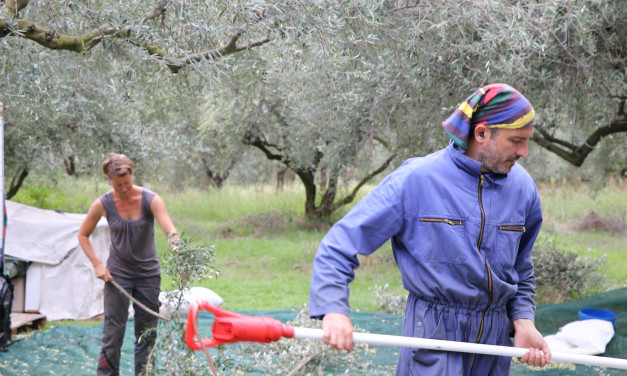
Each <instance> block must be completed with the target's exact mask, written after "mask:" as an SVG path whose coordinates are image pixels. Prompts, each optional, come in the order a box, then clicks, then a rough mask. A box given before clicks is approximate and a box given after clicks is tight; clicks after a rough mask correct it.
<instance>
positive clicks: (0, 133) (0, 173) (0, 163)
mask: <svg viewBox="0 0 627 376" xmlns="http://www.w3.org/2000/svg"><path fill="white" fill-rule="evenodd" d="M0 200H2V203H0V207H1V208H2V209H0V210H1V211H2V217H0V222H1V223H0V236H1V237H2V239H1V242H0V273H2V274H1V275H0V276H4V235H5V234H4V230H5V226H6V225H7V223H6V214H7V213H6V212H5V209H6V206H5V205H4V105H3V104H2V102H1V101H0Z"/></svg>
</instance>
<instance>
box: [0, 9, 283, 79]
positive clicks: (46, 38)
mask: <svg viewBox="0 0 627 376" xmlns="http://www.w3.org/2000/svg"><path fill="white" fill-rule="evenodd" d="M169 2H170V1H169V0H161V1H159V3H157V5H156V6H155V8H153V10H152V11H150V12H149V13H148V14H147V15H146V16H144V17H143V18H142V22H145V21H147V20H151V19H154V18H156V17H158V16H162V15H163V14H165V11H166V8H167V5H168V4H169ZM5 4H6V5H5V8H4V9H3V10H2V14H0V38H3V37H5V36H16V37H20V38H24V39H29V40H32V41H34V42H36V43H38V44H40V45H42V46H43V47H46V48H49V49H52V50H66V51H72V52H76V53H79V54H83V53H85V52H88V51H90V50H91V49H92V48H94V47H95V46H97V45H98V44H100V43H101V42H102V41H103V40H104V39H105V37H110V38H120V39H122V40H125V41H126V42H128V43H130V44H132V45H134V46H137V47H139V48H142V49H144V50H145V51H146V52H147V53H148V54H149V55H150V56H151V57H154V58H156V59H158V60H162V61H163V62H164V63H165V64H166V65H167V67H168V68H169V69H170V71H172V73H177V72H178V71H180V70H181V69H182V68H184V67H186V66H188V65H190V64H193V63H197V62H200V61H203V60H216V59H219V58H221V57H224V56H226V55H230V54H233V53H237V52H240V51H244V50H249V49H252V48H255V47H259V46H261V45H264V44H266V43H269V42H271V41H272V40H273V39H272V38H269V37H263V38H259V39H256V40H252V41H249V42H248V43H245V44H239V45H238V44H237V41H238V40H239V39H240V37H241V36H242V34H243V30H242V29H239V30H237V31H236V32H235V34H234V35H232V36H231V38H230V40H229V41H228V43H227V44H225V45H224V46H222V47H219V48H216V49H213V50H209V51H206V52H202V53H199V54H195V55H188V56H185V57H182V58H174V57H170V56H167V51H166V49H165V48H164V47H162V46H160V45H158V44H157V43H154V42H151V41H149V40H147V39H144V38H143V37H142V36H138V35H136V33H135V31H134V30H133V29H132V28H131V27H130V26H129V27H125V28H122V29H120V28H116V27H113V26H111V25H103V26H100V27H98V28H95V29H94V30H92V31H90V32H88V33H86V34H83V35H77V36H75V35H69V34H63V33H58V32H57V31H54V30H48V29H44V28H42V27H40V26H38V25H36V24H35V23H33V22H30V21H27V20H23V19H17V18H16V17H15V16H16V15H17V12H18V11H19V10H20V9H22V8H24V7H25V6H26V5H28V0H9V1H6V3H5Z"/></svg>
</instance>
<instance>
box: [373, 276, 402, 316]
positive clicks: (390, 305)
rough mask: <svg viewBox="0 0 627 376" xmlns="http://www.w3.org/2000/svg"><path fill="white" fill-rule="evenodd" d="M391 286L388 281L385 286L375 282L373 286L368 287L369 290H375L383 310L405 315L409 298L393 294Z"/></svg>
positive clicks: (378, 302)
mask: <svg viewBox="0 0 627 376" xmlns="http://www.w3.org/2000/svg"><path fill="white" fill-rule="evenodd" d="M389 287H390V286H389V285H388V284H387V283H386V284H385V285H384V286H379V285H376V284H375V285H374V286H373V287H368V290H371V291H374V294H375V298H376V301H377V304H379V307H380V308H381V312H385V313H391V314H393V315H404V314H405V306H406V305H407V299H406V298H405V297H404V296H398V295H394V294H391V293H390V292H389V291H388V289H389Z"/></svg>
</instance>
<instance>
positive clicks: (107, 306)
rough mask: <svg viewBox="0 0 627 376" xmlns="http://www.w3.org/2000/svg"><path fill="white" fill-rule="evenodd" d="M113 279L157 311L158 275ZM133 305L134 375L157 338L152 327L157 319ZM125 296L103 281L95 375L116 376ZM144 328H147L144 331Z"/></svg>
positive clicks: (126, 308)
mask: <svg viewBox="0 0 627 376" xmlns="http://www.w3.org/2000/svg"><path fill="white" fill-rule="evenodd" d="M114 279H115V281H116V282H117V283H118V284H119V285H120V286H122V287H123V288H124V289H125V290H126V291H128V292H129V293H130V294H131V296H133V299H135V300H137V301H138V302H140V303H142V304H144V305H145V306H146V307H148V308H150V309H151V310H153V311H155V312H159V292H160V285H161V277H160V276H155V277H148V278H133V279H128V278H120V277H115V276H114ZM133 306H134V307H133V308H134V309H135V318H134V321H135V375H139V374H141V372H142V369H143V368H144V365H145V364H146V357H147V356H148V353H149V351H150V349H151V347H152V345H153V344H154V343H155V339H156V338H157V332H156V330H150V329H154V328H156V327H157V322H158V321H159V319H158V318H157V317H155V316H153V315H151V314H150V313H148V312H146V311H145V310H144V309H142V308H141V307H139V306H138V305H136V304H134V305H133ZM128 307H129V299H128V298H127V297H126V296H125V295H124V294H122V292H121V291H120V290H118V288H117V287H115V286H114V285H113V284H111V283H105V289H104V315H105V317H104V328H103V331H102V349H101V351H100V357H99V358H98V373H97V374H98V376H117V375H119V374H120V351H121V348H122V342H123V341H124V332H125V330H126V322H127V320H128ZM146 330H149V331H148V332H146Z"/></svg>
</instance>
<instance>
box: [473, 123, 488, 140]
mask: <svg viewBox="0 0 627 376" xmlns="http://www.w3.org/2000/svg"><path fill="white" fill-rule="evenodd" d="M487 130H488V128H487V127H486V126H485V125H477V126H475V130H474V132H473V135H474V136H475V140H476V141H477V142H479V143H483V141H484V140H485V134H486V131H487Z"/></svg>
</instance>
